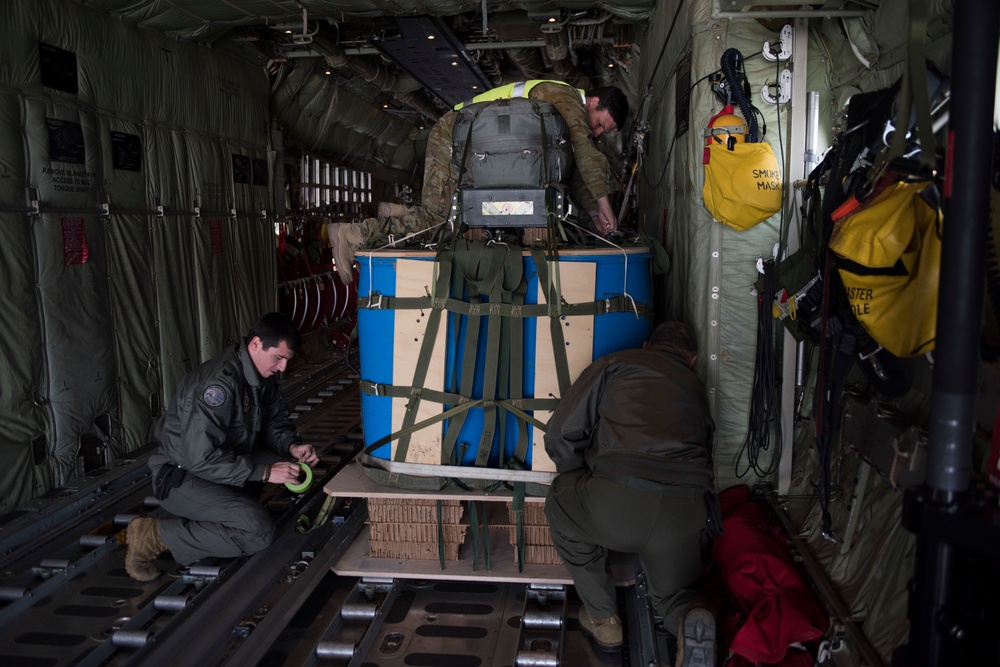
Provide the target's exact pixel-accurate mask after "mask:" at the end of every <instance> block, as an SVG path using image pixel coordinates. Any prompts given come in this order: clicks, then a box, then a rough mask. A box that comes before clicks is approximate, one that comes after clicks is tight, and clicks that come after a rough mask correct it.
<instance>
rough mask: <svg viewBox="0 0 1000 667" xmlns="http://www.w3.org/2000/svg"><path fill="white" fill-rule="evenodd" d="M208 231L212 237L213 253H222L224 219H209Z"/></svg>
mask: <svg viewBox="0 0 1000 667" xmlns="http://www.w3.org/2000/svg"><path fill="white" fill-rule="evenodd" d="M208 231H209V234H210V235H211V237H212V254H213V255H221V254H222V220H219V219H218V218H216V219H214V220H209V221H208Z"/></svg>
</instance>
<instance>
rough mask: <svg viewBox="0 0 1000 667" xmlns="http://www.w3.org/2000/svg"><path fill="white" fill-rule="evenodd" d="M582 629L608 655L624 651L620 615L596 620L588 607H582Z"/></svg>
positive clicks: (580, 617)
mask: <svg viewBox="0 0 1000 667" xmlns="http://www.w3.org/2000/svg"><path fill="white" fill-rule="evenodd" d="M579 619H580V629H582V630H583V632H584V634H587V635H590V637H591V638H592V639H593V640H594V643H595V644H597V648H599V649H601V650H602V651H605V652H607V653H614V652H616V651H620V650H621V649H622V622H621V619H620V618H618V615H617V614H616V615H614V616H609V617H608V618H594V617H593V616H591V615H590V612H588V611H587V608H586V607H580V616H579Z"/></svg>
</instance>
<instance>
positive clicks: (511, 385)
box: [500, 251, 528, 467]
mask: <svg viewBox="0 0 1000 667" xmlns="http://www.w3.org/2000/svg"><path fill="white" fill-rule="evenodd" d="M513 259H514V260H515V261H509V262H508V263H507V264H506V265H505V266H504V280H503V285H504V294H503V298H504V301H506V302H509V303H510V304H512V305H521V304H523V303H524V296H525V294H527V291H528V281H527V280H525V278H524V260H523V258H522V256H521V252H520V251H518V253H517V257H516V258H513ZM503 326H504V331H503V333H502V335H503V336H504V337H505V338H506V340H508V341H509V344H508V345H507V346H506V347H505V348H504V352H505V354H504V357H503V358H501V361H500V368H501V369H502V370H503V373H502V374H501V376H500V391H501V394H500V396H501V398H504V399H512V400H514V401H520V400H521V399H522V398H523V393H524V369H523V364H524V323H523V322H522V321H520V320H513V319H511V318H504V319H503ZM516 423H517V433H518V436H517V444H516V446H515V450H514V461H515V462H517V463H518V465H520V466H523V465H524V455H525V452H526V451H527V440H528V425H527V422H525V421H524V420H522V419H518V420H516ZM506 425H507V420H506V419H503V420H502V421H501V422H500V442H501V443H506V442H507V429H506ZM505 465H506V461H505V460H504V447H503V446H501V447H500V467H504V466H505Z"/></svg>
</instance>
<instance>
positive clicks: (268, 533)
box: [149, 342, 301, 565]
mask: <svg viewBox="0 0 1000 667" xmlns="http://www.w3.org/2000/svg"><path fill="white" fill-rule="evenodd" d="M153 441H154V442H155V443H156V444H157V445H158V450H157V452H156V453H155V454H153V455H152V456H151V457H150V459H149V467H150V470H152V471H153V486H154V489H162V490H163V491H164V492H165V497H164V498H162V500H161V507H163V509H165V510H166V511H168V512H170V513H171V514H173V515H174V516H176V517H180V518H177V519H164V520H163V521H161V523H160V536H161V537H162V539H163V542H164V543H165V544H166V545H167V548H168V549H170V551H171V553H172V554H173V556H174V559H175V560H176V561H177V562H178V563H181V564H184V565H187V564H190V563H193V562H194V561H196V560H198V559H200V558H204V557H208V556H214V557H237V556H243V555H249V554H252V553H255V552H257V551H260V550H261V549H264V548H265V547H267V546H268V545H269V544H270V543H271V540H272V539H273V537H274V522H273V521H272V520H271V518H270V516H269V515H268V513H267V511H266V510H265V509H264V507H262V506H261V504H260V502H259V501H258V500H257V498H255V497H254V494H255V492H256V493H257V494H258V495H259V490H260V486H259V484H254V483H255V482H262V481H263V475H264V472H265V469H266V468H265V464H266V463H272V462H275V461H278V460H290V459H291V457H290V454H289V449H290V448H291V447H292V445H294V444H297V443H299V442H301V437H300V436H299V435H298V433H297V432H296V431H295V427H294V425H293V424H292V421H291V419H290V417H289V415H288V409H287V407H286V405H285V400H284V398H283V397H282V395H281V391H280V389H279V388H278V383H277V380H275V379H274V378H266V379H265V378H263V377H261V375H260V374H259V373H258V372H257V369H256V368H255V367H254V364H253V361H252V360H251V359H250V354H249V353H248V352H247V346H246V343H245V342H243V343H238V344H237V345H235V346H234V347H233V348H231V349H229V350H227V351H226V352H224V353H222V354H221V355H219V356H218V357H216V358H215V359H212V360H211V361H208V362H206V363H204V364H202V365H201V366H199V367H198V368H196V369H194V370H193V371H191V372H190V373H188V374H187V375H186V376H184V378H183V379H182V380H181V382H180V384H179V386H178V387H177V391H176V392H175V394H174V397H173V400H171V402H170V405H169V406H168V407H167V410H166V412H165V413H164V415H163V416H162V417H160V419H158V420H157V422H156V425H155V426H154V430H153ZM175 468H177V469H179V470H175ZM168 477H172V479H173V484H176V483H177V480H178V479H180V480H181V481H180V482H179V484H177V485H176V486H173V484H171V483H170V482H169V481H168V479H167V478H168ZM165 487H166V488H165Z"/></svg>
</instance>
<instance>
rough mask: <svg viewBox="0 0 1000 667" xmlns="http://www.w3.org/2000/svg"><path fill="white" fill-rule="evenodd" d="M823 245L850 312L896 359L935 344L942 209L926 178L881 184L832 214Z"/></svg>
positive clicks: (914, 354) (846, 203)
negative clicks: (828, 251) (833, 257)
mask: <svg viewBox="0 0 1000 667" xmlns="http://www.w3.org/2000/svg"><path fill="white" fill-rule="evenodd" d="M832 217H833V221H834V228H833V233H832V234H831V238H830V249H831V250H832V251H833V252H834V253H836V256H837V257H836V267H837V270H838V272H839V273H840V280H841V282H843V284H844V289H845V290H846V292H847V298H848V301H849V302H850V304H851V310H852V311H853V313H854V316H855V317H856V318H857V320H858V321H859V322H860V323H861V324H862V326H864V328H865V329H866V330H867V331H868V333H869V335H871V337H872V339H874V340H875V342H877V343H878V344H879V345H881V346H882V347H884V348H885V349H886V350H888V351H889V352H891V353H892V354H894V355H896V356H897V357H914V356H919V355H921V354H924V353H925V352H930V351H931V350H933V349H934V336H935V330H936V326H937V303H938V276H939V273H940V267H941V219H942V218H941V210H940V207H939V206H938V198H937V189H936V186H933V185H932V183H931V182H929V181H922V182H917V183H906V182H902V181H897V182H894V183H892V184H890V185H888V186H887V187H886V188H885V189H884V190H882V191H881V192H879V193H878V194H877V195H875V196H874V197H872V199H871V200H870V201H868V202H867V203H864V204H861V205H860V206H859V205H858V202H857V200H854V199H851V200H848V201H847V202H845V203H844V204H843V205H841V207H840V208H838V209H837V210H836V211H834V213H833V216H832Z"/></svg>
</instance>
